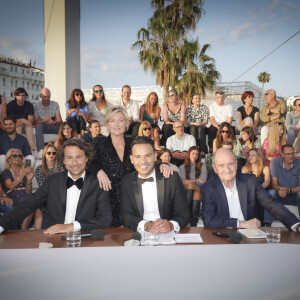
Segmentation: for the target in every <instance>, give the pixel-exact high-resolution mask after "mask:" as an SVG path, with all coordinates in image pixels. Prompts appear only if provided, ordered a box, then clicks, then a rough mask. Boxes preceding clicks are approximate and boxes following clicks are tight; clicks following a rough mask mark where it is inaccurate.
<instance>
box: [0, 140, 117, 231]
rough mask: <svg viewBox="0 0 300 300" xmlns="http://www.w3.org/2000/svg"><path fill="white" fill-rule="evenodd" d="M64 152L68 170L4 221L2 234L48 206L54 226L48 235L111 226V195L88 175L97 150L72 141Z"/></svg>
mask: <svg viewBox="0 0 300 300" xmlns="http://www.w3.org/2000/svg"><path fill="white" fill-rule="evenodd" d="M60 151H61V153H60V158H61V160H62V162H63V164H64V166H65V168H66V171H65V172H63V173H56V174H52V175H49V176H48V177H47V179H46V181H45V182H44V184H43V185H42V186H41V187H40V188H39V189H38V190H37V192H36V193H34V194H32V195H31V196H30V197H29V198H28V201H26V202H23V203H22V204H20V205H19V206H17V207H15V208H14V209H13V210H12V211H11V212H10V213H9V214H7V215H6V216H4V217H3V218H2V219H0V232H3V230H8V229H9V228H11V227H12V226H13V225H15V224H17V223H18V222H20V220H22V219H24V218H25V217H26V216H27V215H29V214H30V213H31V212H33V211H35V210H36V209H37V208H39V207H41V206H46V207H47V212H48V225H49V226H50V227H49V228H48V229H47V230H46V231H45V233H46V234H55V233H64V232H69V231H72V230H76V231H77V230H82V231H85V230H92V229H98V228H105V227H109V226H110V224H111V222H112V215H111V207H110V203H109V198H108V192H105V191H104V190H102V189H101V188H100V187H99V184H98V179H97V178H96V177H95V176H93V175H91V174H89V173H88V172H86V165H87V162H88V161H90V160H91V158H92V156H93V153H94V151H93V147H92V146H91V145H89V144H87V143H85V142H84V141H82V140H79V139H69V140H67V141H66V142H65V143H64V144H63V146H62V148H61V150H60Z"/></svg>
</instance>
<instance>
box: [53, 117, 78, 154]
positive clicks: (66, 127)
mask: <svg viewBox="0 0 300 300" xmlns="http://www.w3.org/2000/svg"><path fill="white" fill-rule="evenodd" d="M74 137H76V138H77V132H76V131H75V130H74V129H73V128H72V126H71V125H70V124H69V122H66V121H65V122H63V123H62V124H61V125H60V127H59V131H58V137H57V140H56V141H55V143H54V147H55V148H56V149H57V150H59V149H60V147H61V145H62V144H63V143H64V142H65V141H66V140H68V139H71V138H74Z"/></svg>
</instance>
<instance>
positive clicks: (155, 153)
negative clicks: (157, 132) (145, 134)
mask: <svg viewBox="0 0 300 300" xmlns="http://www.w3.org/2000/svg"><path fill="white" fill-rule="evenodd" d="M154 157H155V161H157V152H156V151H154Z"/></svg>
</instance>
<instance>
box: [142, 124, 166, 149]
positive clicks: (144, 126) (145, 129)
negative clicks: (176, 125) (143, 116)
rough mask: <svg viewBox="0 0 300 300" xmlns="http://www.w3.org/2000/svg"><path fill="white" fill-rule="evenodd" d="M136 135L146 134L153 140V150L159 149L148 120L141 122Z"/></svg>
mask: <svg viewBox="0 0 300 300" xmlns="http://www.w3.org/2000/svg"><path fill="white" fill-rule="evenodd" d="M138 136H146V137H148V138H150V139H151V140H152V141H154V147H155V150H157V151H159V150H160V149H161V148H160V146H159V143H157V140H156V141H155V139H154V132H153V128H152V126H151V124H150V123H149V122H148V121H143V122H142V123H141V125H140V128H139V133H138Z"/></svg>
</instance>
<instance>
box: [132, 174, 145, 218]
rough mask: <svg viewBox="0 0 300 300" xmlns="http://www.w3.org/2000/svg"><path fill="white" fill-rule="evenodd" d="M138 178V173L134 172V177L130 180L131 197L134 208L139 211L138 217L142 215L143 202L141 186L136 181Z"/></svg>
mask: <svg viewBox="0 0 300 300" xmlns="http://www.w3.org/2000/svg"><path fill="white" fill-rule="evenodd" d="M137 179H138V173H137V172H135V174H134V178H133V180H132V184H133V186H132V187H133V188H132V190H131V192H132V193H133V197H132V199H134V200H135V201H134V203H133V204H134V205H136V208H137V209H138V211H139V213H140V217H141V218H143V217H144V204H143V193H142V186H141V184H140V183H138V181H137Z"/></svg>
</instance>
